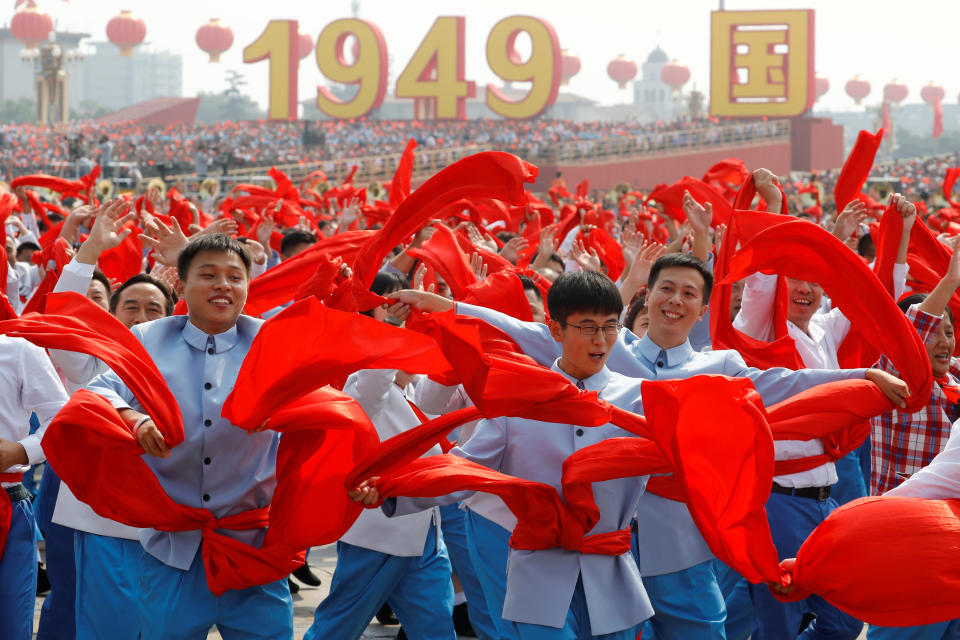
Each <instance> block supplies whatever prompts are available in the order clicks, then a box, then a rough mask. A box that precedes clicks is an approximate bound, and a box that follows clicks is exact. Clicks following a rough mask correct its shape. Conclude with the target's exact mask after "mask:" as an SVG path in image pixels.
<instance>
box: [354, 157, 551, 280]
mask: <svg viewBox="0 0 960 640" xmlns="http://www.w3.org/2000/svg"><path fill="white" fill-rule="evenodd" d="M536 176H537V168H536V167H534V166H533V165H532V164H528V163H526V162H524V161H523V160H520V159H519V158H517V157H516V156H513V155H510V154H509V153H503V152H500V151H485V152H482V153H478V154H475V155H472V156H468V157H466V158H463V159H462V160H460V161H458V162H455V163H454V164H452V165H450V166H448V167H446V168H445V169H443V170H441V171H440V172H438V173H437V174H435V175H434V176H433V177H432V178H430V179H429V180H427V181H426V182H425V183H424V184H422V185H421V186H420V187H419V188H418V189H417V190H416V191H414V192H413V193H412V194H410V197H408V198H407V199H406V200H404V201H403V203H402V204H401V205H400V206H399V207H397V210H396V212H394V214H393V215H392V216H391V217H390V219H389V220H388V221H387V223H386V224H385V225H384V226H383V228H382V229H380V230H379V231H378V232H377V233H376V235H374V236H373V237H372V238H371V239H370V240H369V241H368V242H367V244H366V245H365V246H364V247H363V249H361V251H360V254H359V256H358V257H357V260H356V262H355V264H354V277H355V279H356V286H357V287H359V288H362V289H369V288H370V284H371V283H372V282H373V278H374V277H375V276H376V274H377V271H379V269H380V265H381V263H382V262H383V259H384V257H385V256H386V255H387V254H388V253H390V251H391V250H392V249H393V248H394V247H395V246H397V245H398V244H400V243H401V242H402V241H403V240H404V239H405V238H408V237H410V236H411V235H413V234H414V233H415V232H416V231H417V230H418V229H420V228H421V227H422V226H423V225H424V224H426V222H427V221H428V220H429V219H430V218H432V217H433V216H435V215H436V214H437V213H438V212H439V211H440V210H442V209H443V208H444V207H446V206H447V205H449V204H451V203H453V202H456V201H457V200H459V199H460V198H478V197H489V198H499V199H502V200H504V201H506V202H509V203H511V204H522V203H523V202H524V195H523V185H524V183H526V182H533V180H534V179H535V178H536Z"/></svg>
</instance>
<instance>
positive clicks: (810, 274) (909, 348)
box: [724, 220, 933, 411]
mask: <svg viewBox="0 0 960 640" xmlns="http://www.w3.org/2000/svg"><path fill="white" fill-rule="evenodd" d="M755 271H771V272H775V273H780V274H782V275H785V276H787V277H797V278H804V279H807V280H812V281H814V282H819V283H820V284H821V285H822V286H823V288H824V291H826V292H827V293H828V294H829V295H830V298H831V300H832V301H833V303H834V304H835V305H836V306H837V307H839V308H840V309H841V310H842V311H843V313H844V315H845V316H846V317H847V318H848V319H849V320H850V322H851V324H852V326H854V327H856V328H857V329H858V330H859V331H861V332H862V334H863V336H864V338H865V339H866V340H868V341H869V342H870V343H871V344H873V345H874V346H876V347H877V348H881V349H883V350H884V352H885V353H886V354H887V355H888V356H889V357H890V360H891V361H892V362H893V364H894V366H895V367H896V368H897V371H899V372H900V375H901V376H902V377H903V379H904V380H906V381H907V383H908V384H909V386H910V390H911V396H910V397H909V398H908V399H907V407H908V410H910V411H916V410H918V409H919V408H921V407H922V406H924V405H925V404H926V402H927V400H928V399H929V394H930V386H931V385H932V384H933V377H932V373H931V372H930V359H929V358H928V357H927V355H926V350H925V349H924V346H923V343H922V342H921V341H920V336H918V335H917V332H916V330H915V329H914V328H913V325H911V324H910V322H909V321H908V320H907V318H906V316H904V315H903V313H902V312H901V311H900V309H898V308H897V306H896V305H895V304H894V302H893V300H892V299H891V298H890V296H889V294H888V293H887V292H886V291H885V290H884V289H883V287H882V286H881V285H880V283H879V282H878V281H877V279H876V277H875V276H874V275H873V273H871V272H870V271H868V270H867V268H866V266H865V265H864V264H863V263H862V262H861V261H860V260H859V258H858V257H857V256H856V255H855V254H853V253H852V252H851V251H849V250H848V249H847V248H846V247H845V246H843V243H841V242H840V241H839V240H837V239H836V238H835V237H833V236H832V235H831V234H829V233H827V232H826V231H824V230H823V229H821V228H819V227H817V226H816V225H813V224H810V223H809V222H806V221H803V220H794V221H790V222H786V223H784V224H780V225H776V226H774V227H771V228H769V229H767V230H766V231H763V232H761V233H759V234H757V235H756V236H754V237H753V239H751V240H750V241H749V242H747V243H746V244H745V245H744V246H743V247H742V248H741V249H740V251H739V252H738V253H737V254H736V255H735V256H733V258H732V260H731V261H730V269H729V272H728V273H727V275H726V276H725V278H724V281H726V282H733V281H735V280H738V279H740V278H743V277H746V276H747V275H749V274H751V273H753V272H755Z"/></svg>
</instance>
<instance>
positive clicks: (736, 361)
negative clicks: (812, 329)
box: [457, 302, 866, 576]
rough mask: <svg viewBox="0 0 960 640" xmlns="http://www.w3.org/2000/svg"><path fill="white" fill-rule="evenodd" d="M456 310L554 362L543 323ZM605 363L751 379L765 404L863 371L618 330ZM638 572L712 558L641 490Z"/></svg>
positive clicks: (633, 373)
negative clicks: (758, 362)
mask: <svg viewBox="0 0 960 640" xmlns="http://www.w3.org/2000/svg"><path fill="white" fill-rule="evenodd" d="M457 313H459V314H462V315H466V316H473V317H476V318H480V319H481V320H484V321H486V322H488V323H490V324H492V325H493V326H495V327H497V328H498V329H500V330H502V331H504V332H506V333H507V334H508V335H509V336H510V337H511V338H513V339H514V340H515V341H516V342H517V344H518V345H520V348H521V349H523V352H524V353H526V354H527V355H529V356H530V357H532V358H533V359H534V360H536V361H537V362H539V363H540V364H548V363H550V362H553V361H554V360H555V359H556V358H557V356H558V355H559V351H560V345H559V343H557V342H556V341H555V340H554V339H553V337H552V336H551V335H550V329H549V328H548V327H547V326H546V325H545V324H542V323H536V322H522V321H520V320H517V319H516V318H513V317H511V316H508V315H506V314H503V313H500V312H498V311H494V310H492V309H488V308H486V307H478V306H474V305H470V304H465V303H462V302H458V303H457ZM607 366H608V367H609V368H610V370H611V371H615V372H617V373H621V374H623V375H626V376H629V377H631V378H643V379H647V380H676V379H683V378H690V377H693V376H697V375H702V374H720V375H725V376H730V377H738V378H750V380H752V381H753V385H754V387H756V389H757V391H758V392H759V393H760V395H761V397H762V398H763V401H764V403H765V404H767V405H771V404H776V403H777V402H780V401H781V400H785V399H787V398H789V397H791V396H793V395H796V394H797V393H800V392H801V391H805V390H807V389H809V388H811V387H815V386H817V385H820V384H825V383H828V382H834V381H837V380H850V379H862V378H863V377H864V375H865V374H866V369H840V370H826V369H801V370H800V371H793V370H792V369H784V368H774V369H766V370H763V369H757V368H754V367H748V366H747V364H746V363H745V362H744V360H743V357H742V356H741V355H740V354H739V353H738V352H736V351H733V350H722V351H694V350H693V348H692V347H691V346H690V342H689V341H687V342H684V343H683V344H681V345H679V346H676V347H673V348H672V349H661V348H660V347H659V346H657V344H655V343H654V342H653V340H651V339H650V337H649V335H645V336H644V337H643V338H638V337H637V336H636V335H635V334H634V333H632V332H630V331H628V330H623V331H621V332H620V335H619V336H618V337H617V341H616V342H615V343H614V345H613V348H612V349H611V351H610V356H609V358H608V360H607ZM637 525H638V533H637V536H638V540H639V549H640V573H641V574H642V575H645V576H646V575H650V576H655V575H661V574H665V573H673V572H676V571H682V570H683V569H687V568H689V567H692V566H694V565H696V564H699V563H701V562H704V561H705V560H709V559H710V558H712V557H713V554H712V553H711V552H710V549H709V547H708V546H707V543H706V542H705V541H704V540H703V536H701V535H700V532H699V531H698V530H697V527H696V525H695V524H694V522H693V518H692V517H691V516H690V512H689V510H688V509H687V505H686V504H684V503H682V502H675V501H673V500H668V499H666V498H661V497H659V496H656V495H653V494H651V493H645V494H643V496H642V497H641V498H640V504H639V507H638V508H637Z"/></svg>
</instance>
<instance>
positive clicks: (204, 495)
mask: <svg viewBox="0 0 960 640" xmlns="http://www.w3.org/2000/svg"><path fill="white" fill-rule="evenodd" d="M203 501H204V502H210V494H209V493H205V494H203Z"/></svg>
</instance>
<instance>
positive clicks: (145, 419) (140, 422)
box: [133, 416, 153, 433]
mask: <svg viewBox="0 0 960 640" xmlns="http://www.w3.org/2000/svg"><path fill="white" fill-rule="evenodd" d="M147 422H153V418H151V417H150V416H140V418H139V419H138V420H137V421H136V422H135V423H134V424H133V432H134V433H136V432H137V431H139V430H140V427H142V426H143V425H144V424H146V423H147Z"/></svg>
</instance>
